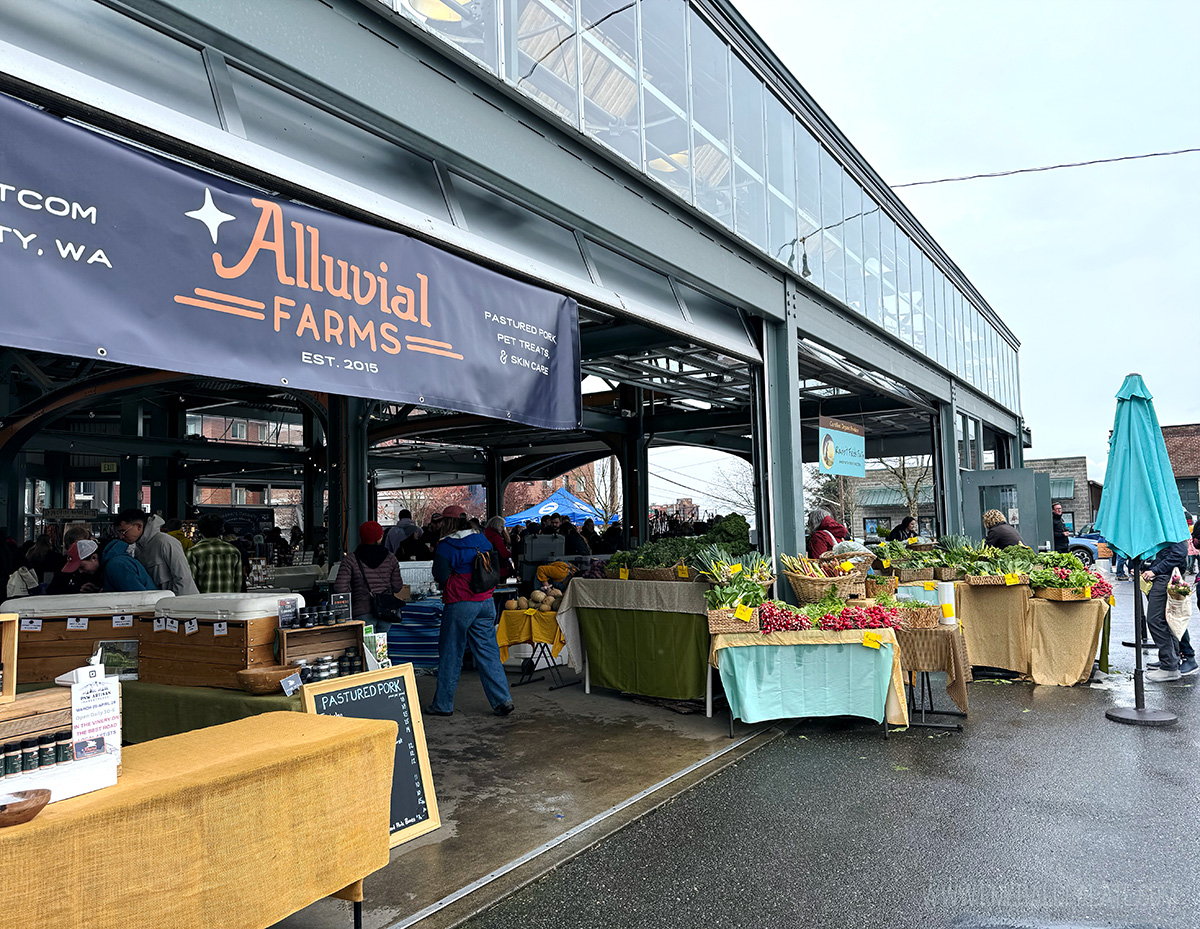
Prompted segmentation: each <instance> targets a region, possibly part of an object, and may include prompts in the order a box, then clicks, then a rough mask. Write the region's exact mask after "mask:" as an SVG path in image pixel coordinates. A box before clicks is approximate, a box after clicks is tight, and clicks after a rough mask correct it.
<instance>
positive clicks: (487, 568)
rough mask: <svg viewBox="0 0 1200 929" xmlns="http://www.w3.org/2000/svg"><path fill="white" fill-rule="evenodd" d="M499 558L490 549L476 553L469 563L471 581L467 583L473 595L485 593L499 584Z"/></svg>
mask: <svg viewBox="0 0 1200 929" xmlns="http://www.w3.org/2000/svg"><path fill="white" fill-rule="evenodd" d="M501 580H502V578H501V577H500V556H499V555H497V554H496V552H495V551H493V550H492V549H488V550H487V551H486V552H477V553H476V555H475V558H474V559H473V560H472V561H471V579H470V580H469V581H468V582H467V586H468V587H469V588H470V591H471V593H473V594H482V593H487V592H488V591H489V590H494V589H495V587H496V585H497V584H499V583H500V581H501Z"/></svg>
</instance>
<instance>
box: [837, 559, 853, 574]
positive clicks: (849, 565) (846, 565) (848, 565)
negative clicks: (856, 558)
mask: <svg viewBox="0 0 1200 929" xmlns="http://www.w3.org/2000/svg"><path fill="white" fill-rule="evenodd" d="M838 567H839V568H841V569H842V570H843V571H845V572H846V573H847V574H849V573H850V572H851V571H853V570H854V563H853V562H851V561H843V562H842V563H841V564H840V565H838Z"/></svg>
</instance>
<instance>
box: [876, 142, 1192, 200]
mask: <svg viewBox="0 0 1200 929" xmlns="http://www.w3.org/2000/svg"><path fill="white" fill-rule="evenodd" d="M1193 152H1200V148H1179V149H1176V150H1175V151H1173V152H1148V153H1147V154H1144V155H1121V156H1120V157H1118V158H1093V159H1092V160H1091V161H1071V162H1067V163H1065V164H1058V165H1042V166H1041V167H1038V168H1014V169H1013V170H1012V171H992V172H990V173H988V174H964V175H963V176H962V177H939V178H938V179H936V180H933V181H910V182H909V183H907V184H892V189H893V190H898V189H900V188H901V187H924V186H927V185H929V184H949V183H951V182H953V181H975V180H978V179H980V178H985V177H1008V176H1009V175H1012V174H1033V173H1035V172H1038V171H1057V170H1059V169H1060V168H1082V167H1085V166H1087V165H1103V164H1111V163H1112V162H1114V161H1138V160H1139V159H1142V158H1165V157H1167V156H1168V155H1187V154H1190V153H1193Z"/></svg>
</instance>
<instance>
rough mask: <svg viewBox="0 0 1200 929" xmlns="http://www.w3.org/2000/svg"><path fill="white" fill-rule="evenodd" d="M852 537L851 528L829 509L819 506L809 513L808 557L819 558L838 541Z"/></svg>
mask: <svg viewBox="0 0 1200 929" xmlns="http://www.w3.org/2000/svg"><path fill="white" fill-rule="evenodd" d="M848 538H850V532H849V530H848V529H847V528H846V527H845V526H843V525H842V524H841V523H839V522H838V521H837V520H836V519H834V518H833V516H831V515H830V513H829V510H825V509H822V508H821V507H817V508H816V509H814V510H811V511H809V514H808V557H809V558H817V557H819V556H821V555H824V554H825V553H826V552H827V551H830V550H831V549H832V548H833V547H834V546H835V545H837V544H838V542H844V541H846V539H848Z"/></svg>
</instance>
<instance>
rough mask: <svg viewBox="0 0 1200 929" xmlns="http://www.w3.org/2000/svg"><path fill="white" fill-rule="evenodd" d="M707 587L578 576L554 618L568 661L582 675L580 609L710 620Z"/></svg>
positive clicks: (693, 584)
mask: <svg viewBox="0 0 1200 929" xmlns="http://www.w3.org/2000/svg"><path fill="white" fill-rule="evenodd" d="M707 589H708V588H707V587H706V586H705V585H704V584H697V583H684V582H683V581H621V580H616V581H612V580H604V579H598V578H597V579H593V578H582V577H577V578H575V579H574V580H572V581H571V583H570V584H569V585H568V586H567V592H566V593H565V594H564V595H563V598H562V602H561V603H560V604H559V605H558V612H557V613H556V614H555V617H556V619H557V621H558V627H559V629H561V630H562V634H563V639H564V640H565V641H566V643H567V661H568V663H569V664H570V665H571V667H572V668H574V669H575V671H576V672H578V673H580V674H582V673H583V648H582V647H581V644H580V639H579V617H578V616H577V615H576V613H575V610H576V609H577V608H580V607H582V608H585V609H586V608H589V607H598V608H601V609H612V610H640V611H645V612H653V613H695V614H698V615H700V616H704V617H706V618H707V616H708V605H707V604H706V603H705V602H704V591H705V590H707Z"/></svg>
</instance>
